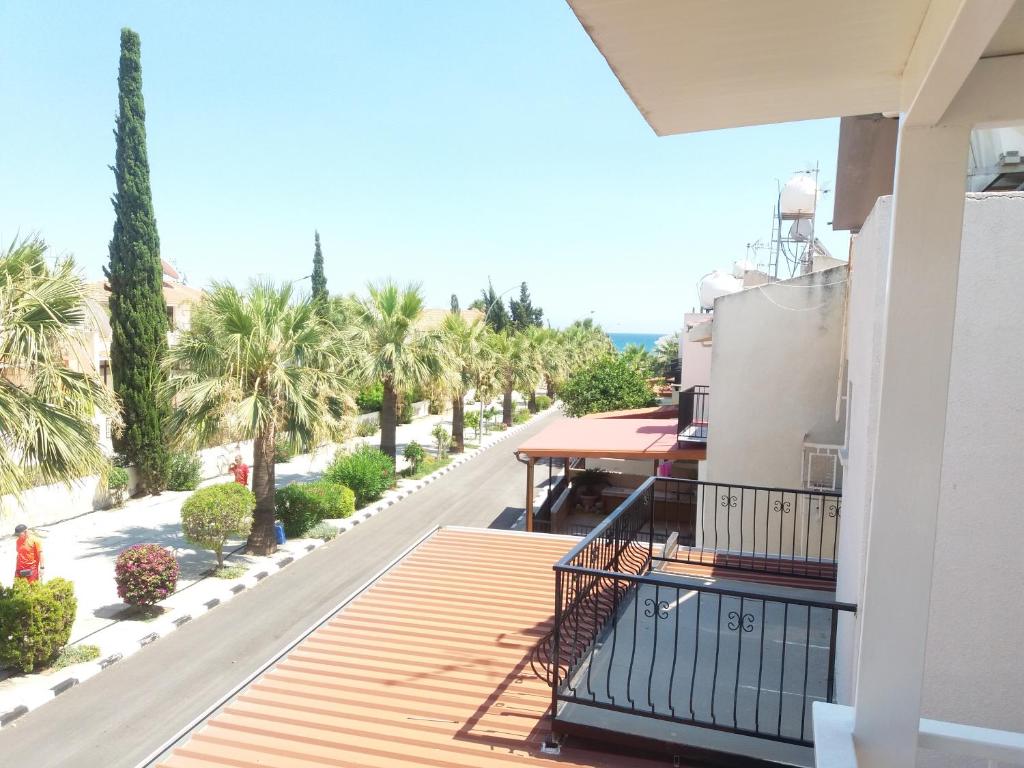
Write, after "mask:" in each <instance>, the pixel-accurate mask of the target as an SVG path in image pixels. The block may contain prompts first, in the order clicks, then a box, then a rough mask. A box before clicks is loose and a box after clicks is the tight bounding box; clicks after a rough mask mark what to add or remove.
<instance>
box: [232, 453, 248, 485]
mask: <svg viewBox="0 0 1024 768" xmlns="http://www.w3.org/2000/svg"><path fill="white" fill-rule="evenodd" d="M228 472H230V473H231V474H232V475H234V476H235V482H236V483H238V484H239V485H244V486H247V487H248V485H249V465H248V464H246V463H245V462H244V461H242V454H240V453H239V454H236V455H235V461H234V463H232V465H231V466H230V467H228Z"/></svg>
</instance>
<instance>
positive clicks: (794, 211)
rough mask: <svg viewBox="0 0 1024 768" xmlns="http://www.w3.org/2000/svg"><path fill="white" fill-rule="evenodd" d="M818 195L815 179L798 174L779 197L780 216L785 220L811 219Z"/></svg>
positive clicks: (804, 174) (787, 183) (788, 182)
mask: <svg viewBox="0 0 1024 768" xmlns="http://www.w3.org/2000/svg"><path fill="white" fill-rule="evenodd" d="M817 194H818V190H817V187H816V185H815V183H814V177H813V176H811V175H809V174H806V173H798V174H797V175H796V176H794V177H793V178H791V179H790V180H789V181H787V182H786V186H784V187H783V188H782V193H781V194H780V195H779V214H780V215H781V217H782V218H783V219H805V218H807V219H809V218H810V217H812V216H813V215H814V205H815V201H816V199H817Z"/></svg>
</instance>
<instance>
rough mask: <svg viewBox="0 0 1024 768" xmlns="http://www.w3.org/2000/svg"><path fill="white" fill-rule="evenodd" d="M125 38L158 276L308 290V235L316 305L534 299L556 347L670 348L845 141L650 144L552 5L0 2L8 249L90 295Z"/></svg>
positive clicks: (610, 78)
mask: <svg viewBox="0 0 1024 768" xmlns="http://www.w3.org/2000/svg"><path fill="white" fill-rule="evenodd" d="M122 26H129V27H131V28H132V29H135V30H136V31H137V32H138V33H139V34H140V36H141V39H142V67H143V90H144V94H145V99H146V112H147V115H146V117H147V131H148V140H149V160H150V168H151V177H152V185H153V201H154V206H155V209H156V216H157V226H158V229H159V232H160V240H161V250H162V255H163V257H164V258H165V259H167V260H168V261H169V262H171V263H172V264H174V265H175V266H176V267H177V269H178V270H179V271H181V272H182V273H183V274H184V275H185V276H186V278H187V280H188V282H189V283H190V284H192V285H196V286H199V287H203V286H206V285H208V284H209V283H210V281H212V280H231V281H233V282H236V283H245V282H247V281H248V280H249V279H250V278H272V279H274V280H277V281H285V280H295V279H298V278H302V277H303V276H305V275H308V274H309V272H310V270H311V261H312V254H313V233H314V230H319V232H320V236H321V240H322V243H323V251H324V259H325V269H326V272H327V280H328V288H329V289H330V290H331V291H332V292H345V293H347V292H351V291H356V292H361V291H363V290H364V289H365V286H366V284H367V283H368V282H370V281H378V280H381V279H384V278H389V277H390V278H394V279H396V280H398V281H400V282H418V283H421V284H422V288H423V291H424V293H425V295H426V298H427V302H428V304H429V305H430V306H438V307H447V306H448V304H449V300H450V296H451V294H452V293H455V294H457V295H458V297H459V299H460V301H461V302H462V304H463V306H466V305H468V304H469V303H470V302H471V301H472V300H473V299H475V298H477V297H478V296H479V293H480V289H481V288H482V287H483V286H485V285H486V284H487V281H488V278H490V279H491V281H492V282H493V285H494V287H495V290H496V291H498V292H505V291H506V290H508V289H512V288H515V289H518V285H519V283H520V282H521V281H524V280H525V281H526V282H527V283H528V284H529V288H530V292H531V294H532V297H533V300H534V303H535V304H536V305H539V306H541V307H543V309H544V311H545V318H546V319H547V320H548V321H549V322H550V323H551V324H552V325H554V326H556V327H563V326H565V325H567V324H569V323H571V322H572V321H573V320H575V319H578V318H581V317H588V316H593V317H594V319H595V320H596V321H597V322H599V323H601V324H602V325H603V326H604V328H605V329H606V330H608V331H610V332H616V331H618V332H650V333H667V332H671V331H673V330H675V329H677V328H679V327H680V326H681V324H682V316H683V313H684V312H688V311H691V309H693V307H694V306H695V305H696V304H697V289H696V285H697V283H698V281H699V279H700V277H701V276H702V275H704V274H706V273H708V272H710V271H711V270H713V269H729V268H730V266H731V264H732V263H733V262H734V261H736V260H738V259H742V258H744V256H745V253H746V244H747V243H749V242H752V241H755V240H757V239H758V238H761V239H765V240H766V239H768V237H769V236H770V234H771V231H770V227H771V216H772V207H773V204H774V203H775V200H776V197H777V194H778V185H779V184H780V183H784V182H785V180H786V179H787V178H789V177H790V176H791V175H792V174H793V173H794V172H796V171H798V170H803V169H805V168H809V167H813V166H814V165H815V164H819V165H820V167H821V176H820V178H821V182H822V187H823V188H825V189H829V188H830V187H831V185H832V183H833V182H834V179H835V163H836V148H837V143H838V133H839V123H838V120H822V121H809V122H803V123H789V124H784V125H775V126H762V127H755V128H741V129H734V130H726V131H712V132H707V133H702V134H689V135H681V136H672V137H666V138H658V137H656V136H655V135H654V132H653V131H652V130H651V128H650V127H649V126H648V125H647V123H646V122H645V121H644V120H643V118H642V117H641V115H640V113H639V112H638V111H637V109H636V107H635V106H634V105H633V104H632V102H631V101H630V100H629V98H628V96H627V95H626V93H625V92H624V91H623V89H622V87H621V86H620V85H619V83H618V81H617V80H616V79H615V76H614V75H613V74H612V72H611V71H610V70H609V68H608V66H607V64H606V63H605V61H604V59H603V57H602V56H601V55H600V53H599V52H598V51H597V49H596V48H595V47H594V45H593V43H592V42H591V41H590V39H589V38H588V37H587V35H586V33H585V32H584V30H583V29H582V27H581V26H580V24H579V22H578V21H577V20H576V18H575V17H574V16H573V14H572V11H571V10H570V8H569V7H568V5H567V4H565V3H564V2H558V1H556V0H518V1H517V2H483V3H469V2H464V1H463V0H451V1H450V2H442V1H441V0H432V2H429V3H426V2H418V1H417V0H408V1H405V2H395V1H385V0H367V1H366V2H354V1H351V0H349V1H344V2H342V1H340V0H322V1H313V0H306V1H304V2H301V3H280V2H256V1H255V0H245V1H244V2H242V1H236V2H228V1H226V0H221V1H220V2H216V3H210V2H205V1H198V0H195V1H189V0H177V1H176V2H170V1H169V0H168V1H164V2H146V3H139V2H114V1H111V2H90V3H87V2H70V1H68V2H61V3H57V2H45V1H42V0H4V2H3V3H0V29H3V30H4V36H3V37H4V42H3V44H2V47H0V112H2V113H3V115H4V117H3V119H0V242H2V243H4V244H8V243H10V242H11V241H12V240H13V239H14V238H15V237H17V236H24V235H26V234H29V233H38V234H40V235H41V236H42V237H44V238H45V239H46V241H47V242H48V243H49V244H50V246H51V248H52V249H53V251H54V252H55V253H61V254H72V255H73V256H74V257H75V259H76V261H77V262H78V264H79V265H80V266H81V267H82V269H83V270H84V272H85V274H86V276H87V277H88V278H90V279H99V278H100V277H101V276H102V268H103V265H104V264H105V263H106V262H107V259H108V253H107V247H108V243H109V240H110V234H111V228H112V225H113V209H112V207H111V203H110V196H111V194H112V192H113V190H114V178H113V174H112V173H111V171H110V169H109V166H110V165H111V164H112V163H113V159H114V137H113V126H114V118H115V114H116V108H117V64H118V56H119V30H120V28H121V27H122ZM695 76H699V73H695ZM819 210H820V213H819V217H818V232H819V236H820V237H821V239H822V241H823V242H824V243H825V245H826V246H827V247H828V248H829V249H830V250H831V251H832V252H833V253H834V254H835V255H837V256H840V257H845V254H846V251H847V236H846V234H845V233H833V232H832V231H831V229H830V228H829V227H828V226H827V222H828V221H829V220H830V219H831V212H832V200H831V195H829V194H825V195H824V197H823V200H822V203H821V204H820V208H819ZM298 285H300V286H303V285H304V286H308V282H306V283H301V282H300V283H299V284H298ZM513 293H514V291H509V292H508V294H507V295H513Z"/></svg>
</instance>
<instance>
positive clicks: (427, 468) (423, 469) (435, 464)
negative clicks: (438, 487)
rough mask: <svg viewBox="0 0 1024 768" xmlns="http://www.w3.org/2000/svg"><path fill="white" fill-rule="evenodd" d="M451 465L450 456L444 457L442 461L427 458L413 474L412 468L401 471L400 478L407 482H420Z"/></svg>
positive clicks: (431, 457) (430, 457)
mask: <svg viewBox="0 0 1024 768" xmlns="http://www.w3.org/2000/svg"><path fill="white" fill-rule="evenodd" d="M451 463H452V458H451V456H445V457H444V458H443V459H435V458H434V457H433V456H427V457H426V458H425V459H424V460H423V462H422V463H421V464H420V466H419V468H418V469H417V470H416V471H415V472H413V471H412V467H409V468H408V469H403V470H402V477H404V478H406V479H407V480H422V479H423V478H424V477H426V476H427V475H429V474H431V473H433V472H437V470H439V469H440V468H441V467H444V466H447V465H448V464H451Z"/></svg>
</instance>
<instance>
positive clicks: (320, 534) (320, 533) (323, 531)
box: [306, 523, 338, 541]
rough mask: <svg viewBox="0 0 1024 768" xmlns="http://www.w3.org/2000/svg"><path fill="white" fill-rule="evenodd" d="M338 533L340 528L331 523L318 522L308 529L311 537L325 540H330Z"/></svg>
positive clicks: (307, 534)
mask: <svg viewBox="0 0 1024 768" xmlns="http://www.w3.org/2000/svg"><path fill="white" fill-rule="evenodd" d="M337 535H338V529H337V528H335V527H334V526H333V525H331V524H330V523H317V524H316V525H314V526H313V527H312V528H310V529H309V530H308V531H306V536H308V537H309V538H311V539H322V540H324V541H330V540H331V539H333V538H335V537H336V536H337Z"/></svg>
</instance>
